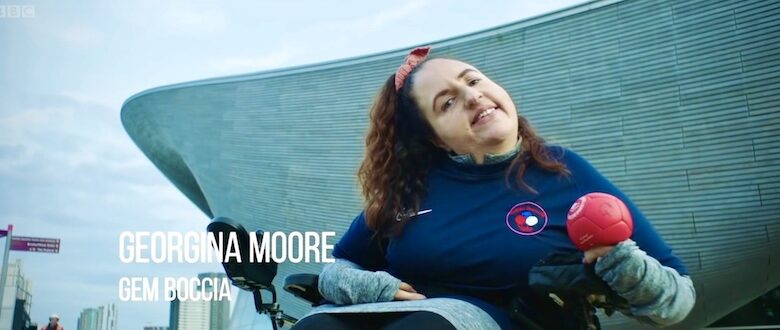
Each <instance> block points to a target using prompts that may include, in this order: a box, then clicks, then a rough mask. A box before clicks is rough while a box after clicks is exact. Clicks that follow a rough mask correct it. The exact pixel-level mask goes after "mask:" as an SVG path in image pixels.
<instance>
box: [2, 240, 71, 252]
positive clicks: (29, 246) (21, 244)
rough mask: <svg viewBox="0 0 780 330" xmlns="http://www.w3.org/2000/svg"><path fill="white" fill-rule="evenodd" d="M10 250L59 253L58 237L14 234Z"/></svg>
mask: <svg viewBox="0 0 780 330" xmlns="http://www.w3.org/2000/svg"><path fill="white" fill-rule="evenodd" d="M11 250H14V251H28V252H46V253H60V239H59V238H42V237H26V236H14V237H13V238H12V239H11Z"/></svg>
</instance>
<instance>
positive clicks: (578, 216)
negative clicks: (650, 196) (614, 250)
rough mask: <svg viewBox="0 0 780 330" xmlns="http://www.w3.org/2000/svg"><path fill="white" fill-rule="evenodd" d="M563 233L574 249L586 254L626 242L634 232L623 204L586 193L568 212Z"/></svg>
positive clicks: (605, 195) (606, 197)
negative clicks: (575, 247) (566, 233)
mask: <svg viewBox="0 0 780 330" xmlns="http://www.w3.org/2000/svg"><path fill="white" fill-rule="evenodd" d="M566 230H567V231H568V233H569V239H571V241H572V242H573V243H574V245H575V246H577V248H579V249H580V250H582V251H585V250H588V249H590V248H592V247H594V246H605V245H615V244H617V243H619V242H621V241H624V240H626V239H628V238H629V237H631V233H632V232H633V231H634V220H633V219H632V218H631V213H630V212H629V211H628V207H626V204H625V203H623V201H621V200H620V199H618V198H617V197H615V196H612V195H610V194H605V193H597V192H596V193H589V194H587V195H585V196H582V197H580V198H579V199H577V201H575V202H574V204H573V205H572V206H571V208H570V209H569V215H568V217H567V219H566Z"/></svg>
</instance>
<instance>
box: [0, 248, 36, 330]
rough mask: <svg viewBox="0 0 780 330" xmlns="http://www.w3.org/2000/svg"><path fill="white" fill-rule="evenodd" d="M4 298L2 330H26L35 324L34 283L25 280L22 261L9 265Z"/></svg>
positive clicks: (1, 314) (1, 319) (0, 318)
mask: <svg viewBox="0 0 780 330" xmlns="http://www.w3.org/2000/svg"><path fill="white" fill-rule="evenodd" d="M7 276H8V277H7V279H6V281H5V290H3V297H2V300H0V301H2V307H1V308H2V312H0V330H10V329H13V330H22V329H24V330H26V329H27V328H29V327H30V326H31V325H33V323H31V320H30V307H31V304H32V295H31V294H30V292H31V291H32V282H31V281H30V280H28V279H25V278H24V272H23V267H22V260H20V259H16V261H14V262H12V263H9V264H8V275H7Z"/></svg>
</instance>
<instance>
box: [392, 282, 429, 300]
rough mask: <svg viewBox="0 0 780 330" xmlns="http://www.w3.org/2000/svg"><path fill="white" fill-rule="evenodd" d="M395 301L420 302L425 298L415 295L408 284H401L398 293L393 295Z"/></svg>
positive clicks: (415, 292)
mask: <svg viewBox="0 0 780 330" xmlns="http://www.w3.org/2000/svg"><path fill="white" fill-rule="evenodd" d="M394 299H395V300H421V299H425V296H423V295H421V294H419V293H417V291H415V290H414V288H413V287H412V286H411V285H409V283H406V282H401V286H400V287H399V288H398V292H396V293H395V297H394Z"/></svg>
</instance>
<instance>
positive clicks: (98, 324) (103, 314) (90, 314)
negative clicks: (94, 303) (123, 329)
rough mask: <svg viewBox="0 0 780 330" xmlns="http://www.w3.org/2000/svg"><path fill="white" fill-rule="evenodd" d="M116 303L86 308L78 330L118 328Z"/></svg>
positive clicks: (79, 321)
mask: <svg viewBox="0 0 780 330" xmlns="http://www.w3.org/2000/svg"><path fill="white" fill-rule="evenodd" d="M116 329H117V310H116V305H114V304H108V305H105V306H100V307H97V308H85V309H84V310H83V311H82V312H81V315H80V316H79V320H78V323H77V330H116Z"/></svg>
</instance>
